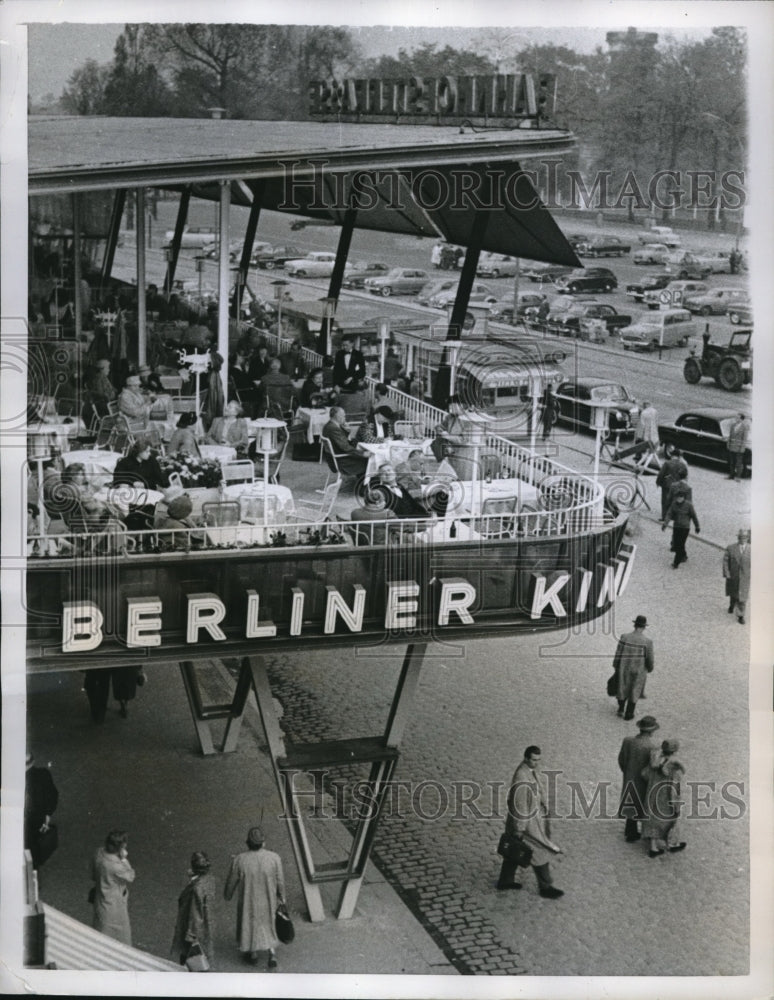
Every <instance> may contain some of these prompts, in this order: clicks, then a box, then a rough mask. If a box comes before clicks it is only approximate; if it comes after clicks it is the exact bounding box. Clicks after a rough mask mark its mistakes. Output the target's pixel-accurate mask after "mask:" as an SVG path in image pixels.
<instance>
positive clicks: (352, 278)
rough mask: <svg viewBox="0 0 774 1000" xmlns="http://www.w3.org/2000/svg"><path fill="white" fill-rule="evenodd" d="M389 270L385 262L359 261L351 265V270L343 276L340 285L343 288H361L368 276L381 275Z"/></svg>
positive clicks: (376, 276) (377, 276)
mask: <svg viewBox="0 0 774 1000" xmlns="http://www.w3.org/2000/svg"><path fill="white" fill-rule="evenodd" d="M389 271H390V268H389V266H388V265H387V264H380V263H377V262H374V263H370V264H369V263H367V262H365V261H360V263H355V264H353V265H352V270H351V271H350V272H349V273H348V274H347V276H346V278H344V280H343V281H342V285H343V286H344V287H345V288H363V287H364V286H365V283H366V280H367V279H368V278H379V277H383V276H384V275H385V274H388V273H389Z"/></svg>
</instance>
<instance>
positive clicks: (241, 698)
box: [180, 660, 252, 757]
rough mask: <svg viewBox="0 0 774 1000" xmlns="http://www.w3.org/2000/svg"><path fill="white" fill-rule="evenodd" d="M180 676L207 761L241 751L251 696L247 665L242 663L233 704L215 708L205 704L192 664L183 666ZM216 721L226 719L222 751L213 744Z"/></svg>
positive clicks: (189, 662)
mask: <svg viewBox="0 0 774 1000" xmlns="http://www.w3.org/2000/svg"><path fill="white" fill-rule="evenodd" d="M180 673H181V675H182V678H183V687H184V688H185V693H186V697H187V698H188V707H189V708H190V710H191V718H192V719H193V723H194V727H195V729H196V735H197V738H198V740H199V748H200V749H201V752H202V754H203V755H204V756H205V757H209V756H211V755H212V754H215V753H218V752H220V753H233V752H234V750H236V748H237V742H238V740H239V733H240V730H241V728H242V719H243V717H244V711H245V705H246V704H247V696H248V695H249V694H250V685H251V683H252V677H251V675H250V670H249V668H248V665H247V663H246V661H244V660H243V661H242V668H241V670H240V672H239V678H238V680H237V685H236V689H235V691H234V695H233V697H232V699H231V701H229V702H223V703H220V704H215V705H205V704H204V702H203V700H202V692H201V688H200V687H199V679H198V677H197V676H196V664H195V663H193V662H192V661H190V660H186V661H185V662H183V663H181V664H180ZM213 719H226V720H227V721H226V731H225V734H224V736H223V743H222V745H221V747H220V751H217V750H216V749H215V745H214V743H213V741H212V732H211V730H210V722H211V721H212V720H213Z"/></svg>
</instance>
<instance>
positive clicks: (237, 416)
mask: <svg viewBox="0 0 774 1000" xmlns="http://www.w3.org/2000/svg"><path fill="white" fill-rule="evenodd" d="M224 414H225V415H224V416H222V417H215V419H214V420H213V421H212V424H211V425H210V429H209V431H208V432H207V437H206V438H205V441H206V442H207V444H220V445H228V446H229V447H231V448H235V449H236V453H237V456H238V457H240V458H242V457H244V456H246V455H247V447H248V445H249V443H250V434H249V430H248V426H247V421H246V420H245V419H244V417H243V416H242V407H241V406H240V405H239V403H238V402H237V401H236V400H235V399H232V400H231V402H229V403H226V408H225V410H224Z"/></svg>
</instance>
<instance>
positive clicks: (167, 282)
mask: <svg viewBox="0 0 774 1000" xmlns="http://www.w3.org/2000/svg"><path fill="white" fill-rule="evenodd" d="M190 201H191V189H190V187H187V188H183V191H182V193H181V195H180V204H179V205H178V207H177V218H176V219H175V232H174V235H173V236H172V244H171V246H170V248H169V250H170V258H169V260H168V261H167V271H166V274H165V275H164V294H165V295H166V296H167V298H169V296H170V295H171V294H172V284H173V282H174V280H175V271H176V270H177V261H178V259H179V257H180V244H181V243H182V240H183V230H184V229H185V223H186V220H187V219H188V204H189V202H190Z"/></svg>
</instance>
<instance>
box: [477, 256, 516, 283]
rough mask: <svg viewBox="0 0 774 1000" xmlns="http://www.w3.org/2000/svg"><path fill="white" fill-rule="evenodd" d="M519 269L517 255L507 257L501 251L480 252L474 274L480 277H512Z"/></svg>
mask: <svg viewBox="0 0 774 1000" xmlns="http://www.w3.org/2000/svg"><path fill="white" fill-rule="evenodd" d="M518 270H519V260H518V258H517V257H509V256H508V255H507V254H503V253H488V254H486V255H484V254H482V255H481V257H480V258H479V262H478V269H477V271H476V274H477V275H478V276H479V277H480V278H508V277H513V276H514V275H515V274H516V272H517V271H518Z"/></svg>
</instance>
